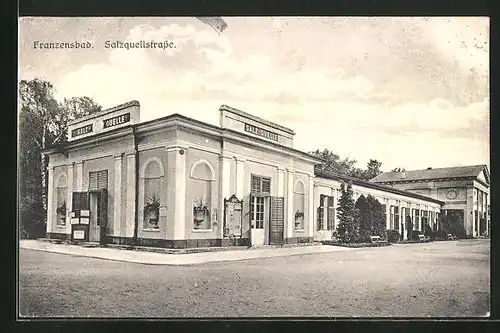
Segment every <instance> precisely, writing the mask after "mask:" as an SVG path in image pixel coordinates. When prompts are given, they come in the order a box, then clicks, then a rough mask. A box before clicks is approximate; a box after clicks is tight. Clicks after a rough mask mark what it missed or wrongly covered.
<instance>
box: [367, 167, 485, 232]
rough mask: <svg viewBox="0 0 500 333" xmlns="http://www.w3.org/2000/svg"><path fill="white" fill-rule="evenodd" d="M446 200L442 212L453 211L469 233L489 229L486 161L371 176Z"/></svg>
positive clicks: (392, 184)
mask: <svg viewBox="0 0 500 333" xmlns="http://www.w3.org/2000/svg"><path fill="white" fill-rule="evenodd" d="M371 182H373V183H377V184H381V185H387V186H391V187H394V188H397V189H400V190H403V191H407V192H411V193H416V194H420V195H424V196H426V197H430V198H434V199H438V200H440V201H443V202H444V204H443V206H442V207H441V211H442V213H443V214H444V215H445V216H447V215H453V218H455V219H458V220H459V221H458V223H460V224H463V227H464V229H465V231H466V234H467V235H470V236H481V235H484V234H486V233H489V230H490V196H489V189H490V175H489V172H488V168H487V167H486V165H472V166H460V167H450V168H438V169H433V168H427V169H425V170H412V171H403V172H385V173H382V174H380V175H378V176H377V177H375V178H373V179H372V180H371Z"/></svg>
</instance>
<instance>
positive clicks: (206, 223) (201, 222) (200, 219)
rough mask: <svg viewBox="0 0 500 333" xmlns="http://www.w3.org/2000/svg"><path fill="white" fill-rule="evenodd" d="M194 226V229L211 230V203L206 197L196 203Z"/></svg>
mask: <svg viewBox="0 0 500 333" xmlns="http://www.w3.org/2000/svg"><path fill="white" fill-rule="evenodd" d="M193 224H194V229H209V228H210V202H209V201H208V200H206V199H205V198H204V197H200V198H198V199H196V200H195V201H194V207H193Z"/></svg>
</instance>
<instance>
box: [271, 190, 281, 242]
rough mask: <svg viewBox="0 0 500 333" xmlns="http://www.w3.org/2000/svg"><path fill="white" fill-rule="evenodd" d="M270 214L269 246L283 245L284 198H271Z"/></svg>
mask: <svg viewBox="0 0 500 333" xmlns="http://www.w3.org/2000/svg"><path fill="white" fill-rule="evenodd" d="M270 201H271V214H270V220H269V244H271V245H283V232H284V230H285V221H284V206H285V198H283V197H271V200H270Z"/></svg>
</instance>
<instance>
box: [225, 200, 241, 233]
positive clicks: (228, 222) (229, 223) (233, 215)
mask: <svg viewBox="0 0 500 333" xmlns="http://www.w3.org/2000/svg"><path fill="white" fill-rule="evenodd" d="M242 220H243V200H238V198H237V197H236V195H234V194H233V195H232V196H231V197H230V198H229V199H224V237H229V236H232V237H241V224H242Z"/></svg>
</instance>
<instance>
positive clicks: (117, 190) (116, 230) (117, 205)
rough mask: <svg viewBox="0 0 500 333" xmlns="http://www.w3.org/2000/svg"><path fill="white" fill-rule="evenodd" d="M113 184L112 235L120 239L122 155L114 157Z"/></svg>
mask: <svg viewBox="0 0 500 333" xmlns="http://www.w3.org/2000/svg"><path fill="white" fill-rule="evenodd" d="M114 174H115V184H114V195H113V200H114V202H113V207H114V215H113V222H114V223H113V235H114V236H117V237H120V235H121V230H120V226H121V212H122V154H119V155H115V170H114Z"/></svg>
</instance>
